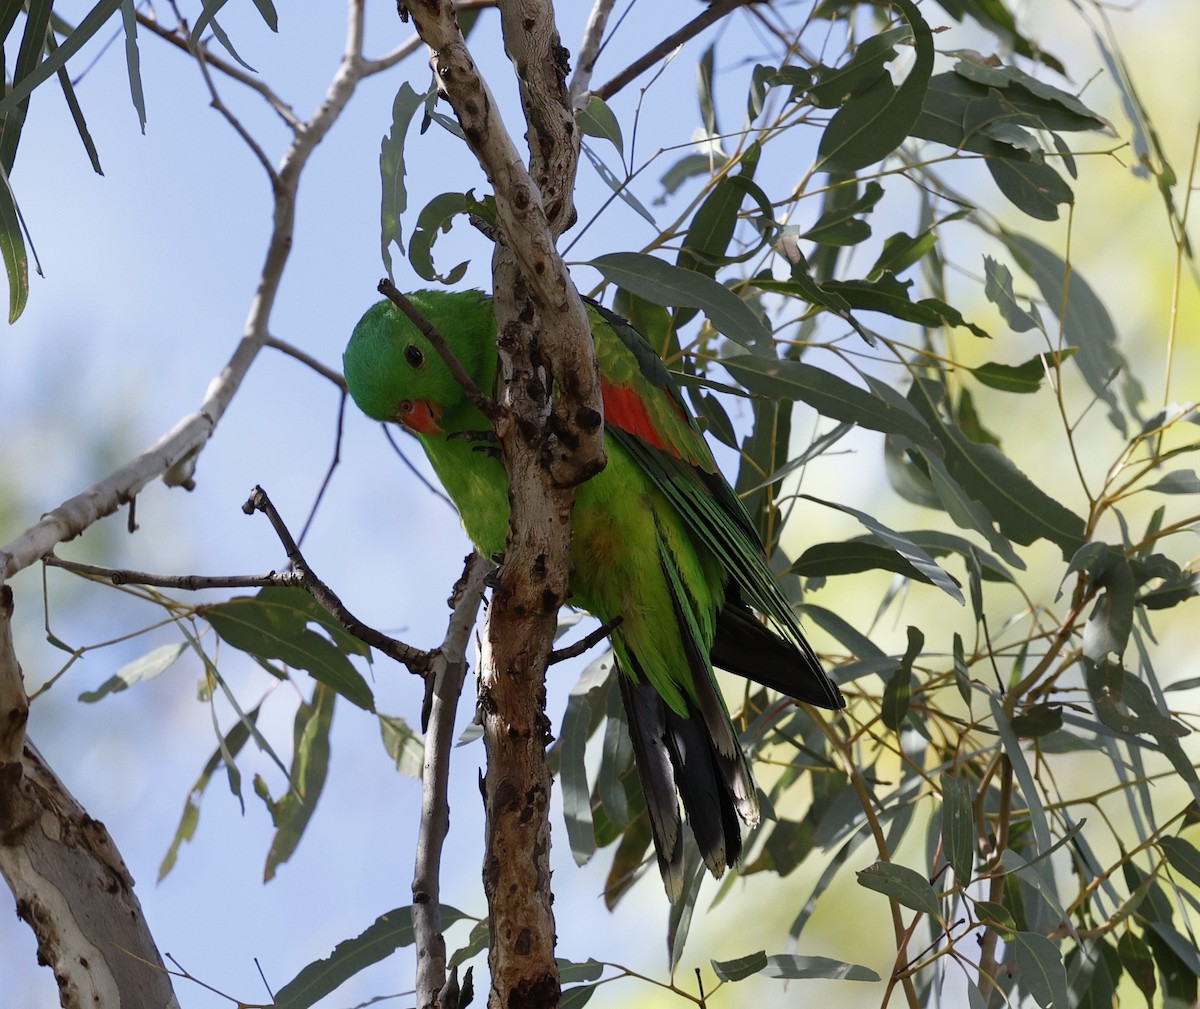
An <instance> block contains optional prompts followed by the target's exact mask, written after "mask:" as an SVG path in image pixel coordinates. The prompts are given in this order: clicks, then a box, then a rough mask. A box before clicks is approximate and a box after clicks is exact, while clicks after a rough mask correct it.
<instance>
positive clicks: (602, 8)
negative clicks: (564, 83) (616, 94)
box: [571, 0, 616, 111]
mask: <svg viewBox="0 0 1200 1009" xmlns="http://www.w3.org/2000/svg"><path fill="white" fill-rule="evenodd" d="M615 3H616V0H596V2H595V3H594V4H592V13H591V14H590V15H588V22H587V24H586V25H585V26H584V29H583V41H582V42H581V43H580V44H579V55H578V56H577V57H576V59H575V73H574V74H573V75H572V77H571V104H572V105H573V106H574V107H575V110H576V111H579V110H580V109H582V108H583V106H584V105H585V104H587V103H586V102H585V101H583V100H582V99H583V98H584V95H585V93H586V92H587V89H588V87H589V86H590V85H591V83H592V72H593V71H594V70H595V69H596V60H597V59H598V58H599V56H600V46H601V43H602V42H603V41H604V30H605V28H607V27H608V19H609V16H610V15H611V14H612V9H613V7H614V5H615Z"/></svg>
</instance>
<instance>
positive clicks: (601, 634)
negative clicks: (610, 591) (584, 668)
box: [546, 616, 625, 666]
mask: <svg viewBox="0 0 1200 1009" xmlns="http://www.w3.org/2000/svg"><path fill="white" fill-rule="evenodd" d="M624 619H625V618H624V617H619V616H618V617H613V619H612V620H610V621H609V622H608V623H606V624H601V625H600V626H599V627H597V628H596V629H595V630H594V631H592V632H591V633H590V634H585V635H584V636H583V637H582V638H580V639H579V640H578V641H576V642H575V643H574V644H570V645H567V646H566V647H564V648H555V649H554V650H553V651H552V652H551V653H550V654H549V655H548V656H547V657H546V665H547V666H552V665H554V663H556V662H564V661H566V660H567V659H573V658H575V656H576V655H582V654H583V653H584V652H586V651H587V650H588V649H589V648H591V647H592V646H593V645H596V644H599V643H600V642H601V641H603V640H604V639H605V638H607V637H608V636H609V635H610V634H611V633H612V632H613V631H614V630H616V629H617V628H618V627H620V626H621V621H622V620H624Z"/></svg>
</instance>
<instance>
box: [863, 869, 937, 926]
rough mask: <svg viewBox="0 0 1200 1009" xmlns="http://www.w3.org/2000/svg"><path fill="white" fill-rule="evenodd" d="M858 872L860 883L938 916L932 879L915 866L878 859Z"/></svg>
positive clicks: (916, 908)
mask: <svg viewBox="0 0 1200 1009" xmlns="http://www.w3.org/2000/svg"><path fill="white" fill-rule="evenodd" d="M857 875H858V885H859V886H865V887H866V888H867V889H868V890H875V891H876V892H877V893H882V894H883V895H884V896H886V897H887V898H888V899H889V900H894V901H896V902H897V903H900V904H903V905H904V906H905V907H908V908H912V910H914V911H920V912H921V913H922V914H927V915H929V916H931V917H933V918H938V917H939V911H938V898H937V894H936V893H935V892H934V889H933V887H932V886H930V885H929V880H927V879H926V878H925V877H924V876H922V875H921V874H920V873H919V872H917V871H916V870H915V869H910V868H909V867H908V866H906V865H899V864H897V863H896V862H876V863H875V864H874V865H870V866H867V868H865V869H860V870H859V871H858V874H857Z"/></svg>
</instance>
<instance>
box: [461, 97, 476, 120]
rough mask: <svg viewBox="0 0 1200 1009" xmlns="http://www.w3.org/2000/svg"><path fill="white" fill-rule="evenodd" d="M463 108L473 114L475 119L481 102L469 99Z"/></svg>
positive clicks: (472, 116)
mask: <svg viewBox="0 0 1200 1009" xmlns="http://www.w3.org/2000/svg"><path fill="white" fill-rule="evenodd" d="M463 108H464V109H465V110H466V112H467V114H468V115H470V116H471V118H472V119H474V118H475V117H476V116H478V115H479V103H478V102H475V101H472V100H468V101H466V102H464V103H463Z"/></svg>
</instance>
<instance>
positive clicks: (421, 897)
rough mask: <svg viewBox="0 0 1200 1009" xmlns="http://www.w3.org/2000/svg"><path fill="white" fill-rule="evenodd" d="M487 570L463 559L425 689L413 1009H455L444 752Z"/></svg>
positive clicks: (481, 561)
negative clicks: (449, 992)
mask: <svg viewBox="0 0 1200 1009" xmlns="http://www.w3.org/2000/svg"><path fill="white" fill-rule="evenodd" d="M489 569H490V565H489V564H488V562H486V561H485V560H484V559H483V558H482V557H480V556H479V555H478V554H471V556H470V557H468V558H467V563H466V567H465V568H464V569H463V574H462V578H460V579H459V581H458V584H457V585H455V586H454V592H453V593H452V594H451V597H450V601H451V604H452V605H453V607H454V612H453V614H452V615H451V617H450V624H449V626H448V627H447V628H446V637H445V639H444V640H443V641H442V644H441V647H439V648H438V649H437V650H436V651H435V652H434V656H433V662H432V664H431V666H430V670H429V677H428V679H427V680H426V689H427V691H428V694H427V696H428V697H429V710H428V717H427V724H426V725H425V726H424V727H423V728H424V731H425V764H424V768H423V770H422V772H421V825H420V827H419V828H418V831H417V854H416V865H415V867H414V871H413V883H412V893H413V911H412V915H413V919H412V920H413V934H414V936H415V940H416V949H417V1007H418V1009H458V1007H457V1005H448V1004H446V1005H444V1004H442V999H441V998H440V995H441V993H442V991H443V989H445V987H446V940H445V938H444V937H443V936H442V908H441V863H442V845H443V843H444V842H445V840H446V834H447V832H448V830H449V828H450V803H449V800H448V798H447V792H448V784H449V780H450V750H451V748H452V747H453V745H454V715H455V712H456V710H457V708H458V698H459V695H460V694H461V693H462V688H463V681H464V680H465V679H466V675H467V661H466V651H467V645H468V644H469V642H470V635H471V628H472V627H473V626H474V625H475V616H476V614H477V613H478V611H479V603H480V601H481V600H482V599H483V587H484V579H485V576H486V575H487V572H488V570H489Z"/></svg>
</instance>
